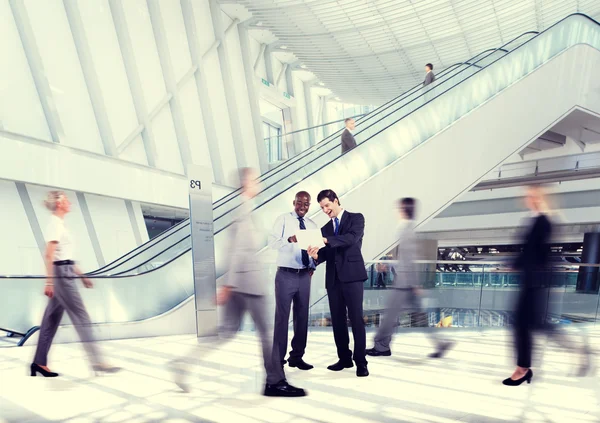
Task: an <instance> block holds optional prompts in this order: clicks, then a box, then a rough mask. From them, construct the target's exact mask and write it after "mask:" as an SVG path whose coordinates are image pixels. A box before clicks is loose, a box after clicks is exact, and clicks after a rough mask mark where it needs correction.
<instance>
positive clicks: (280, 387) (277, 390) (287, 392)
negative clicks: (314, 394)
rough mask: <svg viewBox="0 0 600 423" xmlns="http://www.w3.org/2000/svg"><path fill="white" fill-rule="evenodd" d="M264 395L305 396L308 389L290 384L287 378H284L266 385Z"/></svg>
mask: <svg viewBox="0 0 600 423" xmlns="http://www.w3.org/2000/svg"><path fill="white" fill-rule="evenodd" d="M264 395H265V396H266V397H304V396H306V391H305V390H304V389H302V388H296V387H295V386H292V385H290V384H289V383H287V382H286V381H285V380H282V381H281V382H279V383H276V384H275V385H269V384H268V383H267V384H266V385H265V392H264Z"/></svg>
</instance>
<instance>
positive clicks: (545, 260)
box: [502, 186, 589, 386]
mask: <svg viewBox="0 0 600 423" xmlns="http://www.w3.org/2000/svg"><path fill="white" fill-rule="evenodd" d="M525 203H526V205H527V208H528V209H529V210H531V212H532V213H533V219H532V221H531V225H530V227H529V229H528V230H527V232H526V234H525V237H524V240H523V249H522V251H521V253H520V254H519V256H518V257H517V259H516V260H515V263H514V268H515V270H518V271H520V272H521V287H520V292H519V296H518V299H517V304H516V308H515V327H514V331H515V347H516V352H517V368H516V369H515V371H514V372H513V374H512V376H511V377H509V378H507V379H505V380H504V381H503V382H502V383H503V384H504V385H507V386H519V385H521V384H522V383H523V382H525V381H526V382H527V383H531V380H532V378H533V371H532V370H531V364H532V363H531V360H532V352H533V336H532V332H533V331H534V330H544V331H545V332H546V334H547V335H548V336H549V337H552V338H553V340H554V341H555V342H557V343H559V344H560V345H561V346H563V347H565V348H568V349H572V348H573V346H574V344H572V343H569V342H567V340H566V339H565V337H564V334H563V333H561V332H559V330H558V328H557V327H556V325H549V324H548V322H547V307H546V305H547V301H548V291H547V289H548V287H549V285H550V282H551V281H550V277H551V272H550V264H549V256H550V246H549V241H550V237H551V235H552V223H551V221H550V217H549V207H548V203H547V201H546V197H545V193H544V190H543V188H542V187H540V186H530V187H529V188H527V194H526V196H525ZM582 352H583V353H584V359H585V362H584V364H583V368H587V367H589V360H588V355H589V354H588V350H587V345H584V349H583V351H582Z"/></svg>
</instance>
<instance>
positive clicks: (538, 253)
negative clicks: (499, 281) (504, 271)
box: [514, 214, 552, 288]
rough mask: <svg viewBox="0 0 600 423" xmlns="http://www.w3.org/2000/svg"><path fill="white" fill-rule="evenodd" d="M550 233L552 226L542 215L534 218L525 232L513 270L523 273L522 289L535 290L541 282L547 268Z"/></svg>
mask: <svg viewBox="0 0 600 423" xmlns="http://www.w3.org/2000/svg"><path fill="white" fill-rule="evenodd" d="M551 233H552V224H551V223H550V219H548V217H547V216H546V215H544V214H540V215H539V216H538V217H536V218H535V220H534V221H533V225H532V226H531V227H530V228H529V230H528V231H527V234H526V235H525V239H524V242H523V250H522V251H521V253H520V254H519V256H518V257H517V259H516V261H515V263H514V267H515V269H517V270H520V271H522V272H523V281H522V285H523V288H537V287H539V286H540V285H541V283H542V282H543V279H544V274H545V272H544V271H545V270H547V268H548V261H549V255H550V247H549V246H548V242H549V241H550V235H551Z"/></svg>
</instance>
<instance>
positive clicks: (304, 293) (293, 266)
mask: <svg viewBox="0 0 600 423" xmlns="http://www.w3.org/2000/svg"><path fill="white" fill-rule="evenodd" d="M310 200H311V198H310V194H309V193H308V192H306V191H300V192H299V193H297V194H296V198H295V199H294V202H293V205H294V211H292V212H290V213H285V214H283V215H281V216H279V217H278V218H277V220H276V221H275V224H274V225H273V230H272V231H271V235H270V238H269V245H270V247H271V248H273V249H275V250H277V251H278V256H277V274H276V275H275V301H276V303H277V306H276V310H275V328H274V334H273V354H275V355H277V357H279V361H280V362H281V364H282V365H283V364H285V352H286V350H287V346H288V324H289V323H288V322H289V319H290V308H291V307H292V303H293V307H294V338H293V339H292V351H290V357H289V360H288V364H289V366H290V367H297V368H298V369H300V370H310V369H312V368H313V366H312V365H311V364H308V363H306V362H305V361H304V360H303V356H304V351H305V349H306V341H307V336H308V309H309V301H310V281H311V278H312V274H313V271H314V269H315V264H314V262H313V260H311V259H310V257H309V256H308V253H307V252H306V250H301V249H300V247H298V244H296V243H297V239H296V234H297V233H298V231H300V230H304V229H319V227H318V226H317V224H316V223H315V222H313V221H312V220H311V219H310V218H308V217H307V216H306V214H307V213H308V209H309V208H310ZM277 357H276V358H277Z"/></svg>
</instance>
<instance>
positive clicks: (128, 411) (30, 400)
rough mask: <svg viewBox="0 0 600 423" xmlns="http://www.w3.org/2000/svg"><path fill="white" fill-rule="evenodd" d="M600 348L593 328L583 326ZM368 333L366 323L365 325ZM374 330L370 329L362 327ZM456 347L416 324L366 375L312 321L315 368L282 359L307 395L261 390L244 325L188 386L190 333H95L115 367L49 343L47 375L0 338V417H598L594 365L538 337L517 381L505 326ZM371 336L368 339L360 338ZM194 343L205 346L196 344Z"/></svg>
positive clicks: (438, 421)
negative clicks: (177, 380) (441, 354)
mask: <svg viewBox="0 0 600 423" xmlns="http://www.w3.org/2000/svg"><path fill="white" fill-rule="evenodd" d="M589 334H590V339H591V342H592V345H593V347H594V348H595V349H596V350H598V348H599V347H600V331H593V332H589ZM371 335H372V334H371ZM371 337H372V336H369V338H371ZM453 337H454V338H455V339H456V341H457V344H456V347H455V348H454V349H453V350H452V351H451V352H450V353H449V354H448V356H447V357H446V358H444V359H442V360H430V359H427V358H425V357H426V356H427V354H428V353H429V352H431V347H430V344H429V342H428V340H427V338H425V337H424V336H423V334H419V333H414V332H411V333H401V334H399V335H398V336H396V338H395V341H394V343H393V349H392V351H393V356H392V357H376V358H371V359H370V363H369V369H370V372H371V376H370V377H368V378H357V377H356V376H355V373H354V369H350V370H346V371H342V372H337V373H335V372H331V371H328V370H327V369H326V366H327V365H329V364H331V363H333V362H334V361H335V360H336V357H335V355H336V354H335V348H334V345H333V337H332V335H331V333H330V332H327V331H323V332H311V333H310V334H309V345H308V350H307V354H306V357H305V359H306V361H307V362H309V363H311V364H314V365H315V369H313V370H311V371H308V372H303V371H300V370H297V369H289V368H288V367H286V372H287V375H288V378H289V380H290V381H291V382H292V383H293V384H295V385H297V386H300V387H303V388H306V389H307V390H308V391H309V395H308V396H307V397H305V398H297V399H285V398H283V399H282V398H265V397H263V396H261V395H260V391H261V389H262V384H263V378H264V375H263V370H262V366H261V364H260V361H259V349H258V345H257V342H256V338H255V337H254V334H252V333H240V335H239V336H238V337H237V339H236V340H235V341H233V342H231V343H229V344H227V345H225V347H223V348H222V349H221V350H219V351H218V352H216V353H213V354H210V355H206V357H205V358H203V359H202V365H200V366H196V367H195V368H194V372H195V374H194V378H195V380H194V382H195V383H194V384H193V388H194V389H193V391H192V392H191V393H190V394H184V393H181V392H180V391H179V390H178V389H177V388H176V386H175V385H173V384H172V383H171V376H170V374H169V372H168V371H167V370H166V364H167V363H168V362H169V361H170V360H171V359H173V358H175V357H177V356H179V355H180V354H182V353H184V352H185V351H186V350H187V349H188V348H189V347H190V346H191V345H194V344H195V342H196V341H195V337H193V336H174V337H160V338H147V339H133V340H125V341H110V342H102V343H100V346H101V347H102V348H103V350H104V352H105V354H106V355H107V356H108V357H110V362H111V364H115V365H118V366H121V367H123V368H124V369H126V370H124V371H122V372H121V373H119V374H116V375H110V376H100V377H95V376H92V375H91V374H90V371H89V369H88V367H87V365H86V361H85V359H84V356H83V350H82V348H81V347H80V345H77V344H68V345H56V346H54V347H53V349H52V351H51V357H50V359H51V365H52V366H51V368H52V369H53V370H55V371H58V372H60V373H61V374H62V377H60V378H56V379H43V378H41V377H36V378H32V377H27V369H28V364H29V363H30V360H31V357H32V356H33V349H32V348H33V347H27V346H25V347H22V348H17V347H7V348H0V422H42V421H68V422H126V423H134V422H148V421H153V422H197V421H211V422H226V423H242V422H272V423H284V422H290V423H291V422H298V423H300V422H313V421H320V422H344V423H367V422H435V423H449V422H455V421H462V422H499V421H518V422H522V421H537V422H546V421H549V422H597V421H600V418H599V416H600V411H599V404H600V385H599V383H598V376H597V375H596V374H593V375H592V376H588V377H586V378H574V377H571V376H569V373H570V372H572V371H573V370H574V369H575V368H576V367H577V360H576V358H575V357H573V356H571V355H568V354H566V353H565V352H563V351H561V350H559V349H557V348H555V347H554V346H547V347H546V348H540V350H541V349H543V350H544V357H543V364H542V365H541V367H539V368H538V369H536V370H535V372H536V373H535V376H534V379H533V383H532V384H531V385H529V386H525V385H523V386H520V387H518V388H509V387H504V386H503V385H502V384H501V383H500V382H501V380H502V379H503V378H505V377H506V376H507V375H510V373H511V370H512V368H513V358H512V350H511V346H510V344H509V342H510V340H511V336H510V333H509V332H507V331H504V330H501V331H488V332H483V333H476V332H460V333H454V334H453ZM369 346H370V345H369ZM201 348H202V350H201V351H206V352H208V351H210V345H208V344H207V345H204V344H203V345H202V347H201Z"/></svg>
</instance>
